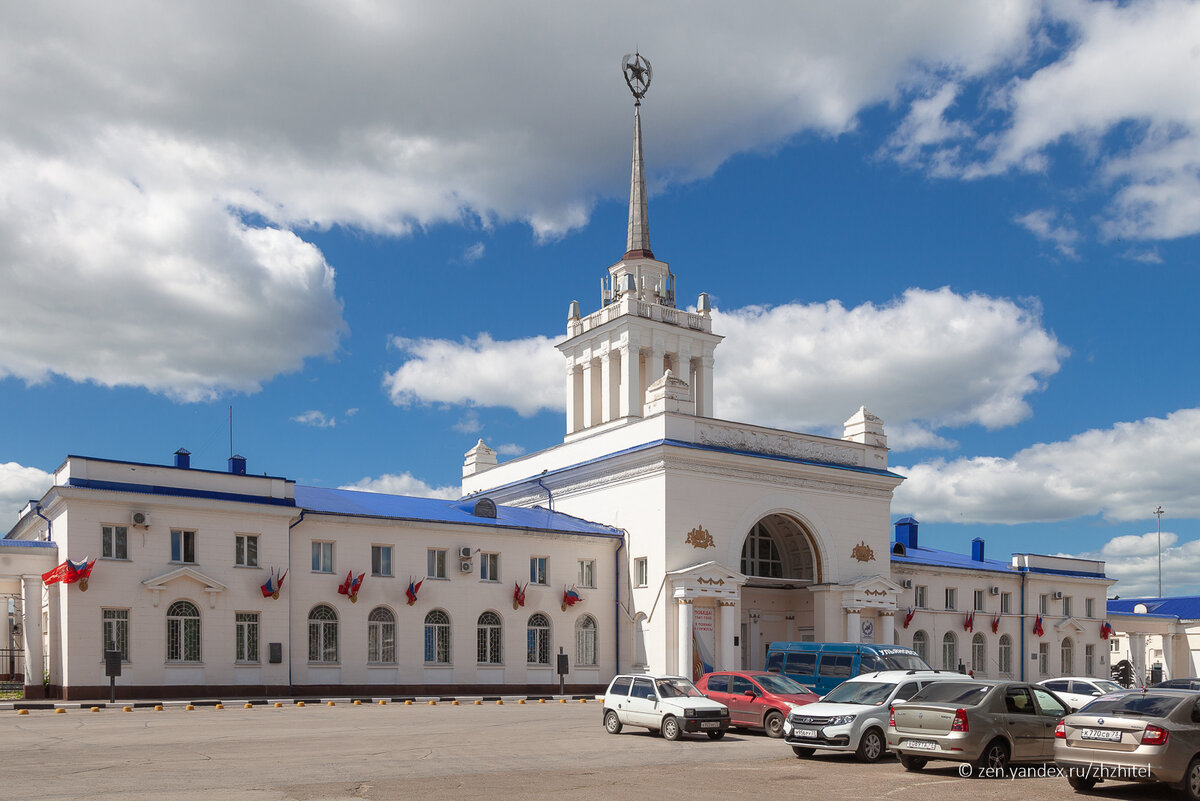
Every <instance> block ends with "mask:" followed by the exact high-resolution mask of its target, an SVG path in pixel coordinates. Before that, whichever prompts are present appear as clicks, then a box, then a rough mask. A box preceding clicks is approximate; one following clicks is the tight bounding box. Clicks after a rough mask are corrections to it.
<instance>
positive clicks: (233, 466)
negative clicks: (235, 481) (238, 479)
mask: <svg viewBox="0 0 1200 801" xmlns="http://www.w3.org/2000/svg"><path fill="white" fill-rule="evenodd" d="M229 472H230V473H233V474H234V475H235V476H244V475H246V457H245V456H236V455H234V456H230V457H229Z"/></svg>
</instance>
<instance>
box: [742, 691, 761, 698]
mask: <svg viewBox="0 0 1200 801" xmlns="http://www.w3.org/2000/svg"><path fill="white" fill-rule="evenodd" d="M742 695H744V696H746V697H747V698H750V699H754V698H757V697H758V694H757V693H756V692H754V690H746V692H744V693H742Z"/></svg>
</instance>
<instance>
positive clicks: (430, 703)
mask: <svg viewBox="0 0 1200 801" xmlns="http://www.w3.org/2000/svg"><path fill="white" fill-rule="evenodd" d="M429 705H430V706H437V701H430V702H429Z"/></svg>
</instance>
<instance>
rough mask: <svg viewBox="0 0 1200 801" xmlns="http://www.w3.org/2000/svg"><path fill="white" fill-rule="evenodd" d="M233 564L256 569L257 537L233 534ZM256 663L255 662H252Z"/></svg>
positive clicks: (254, 535) (255, 535)
mask: <svg viewBox="0 0 1200 801" xmlns="http://www.w3.org/2000/svg"><path fill="white" fill-rule="evenodd" d="M233 563H234V564H235V565H237V566H238V567H258V535H257V534H235V535H234V537H233ZM254 661H257V660H254Z"/></svg>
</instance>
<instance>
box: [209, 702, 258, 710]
mask: <svg viewBox="0 0 1200 801" xmlns="http://www.w3.org/2000/svg"><path fill="white" fill-rule="evenodd" d="M217 706H220V704H217ZM242 709H254V704H252V703H250V702H249V701H247V702H246V703H245V704H244V705H243V706H242Z"/></svg>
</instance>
